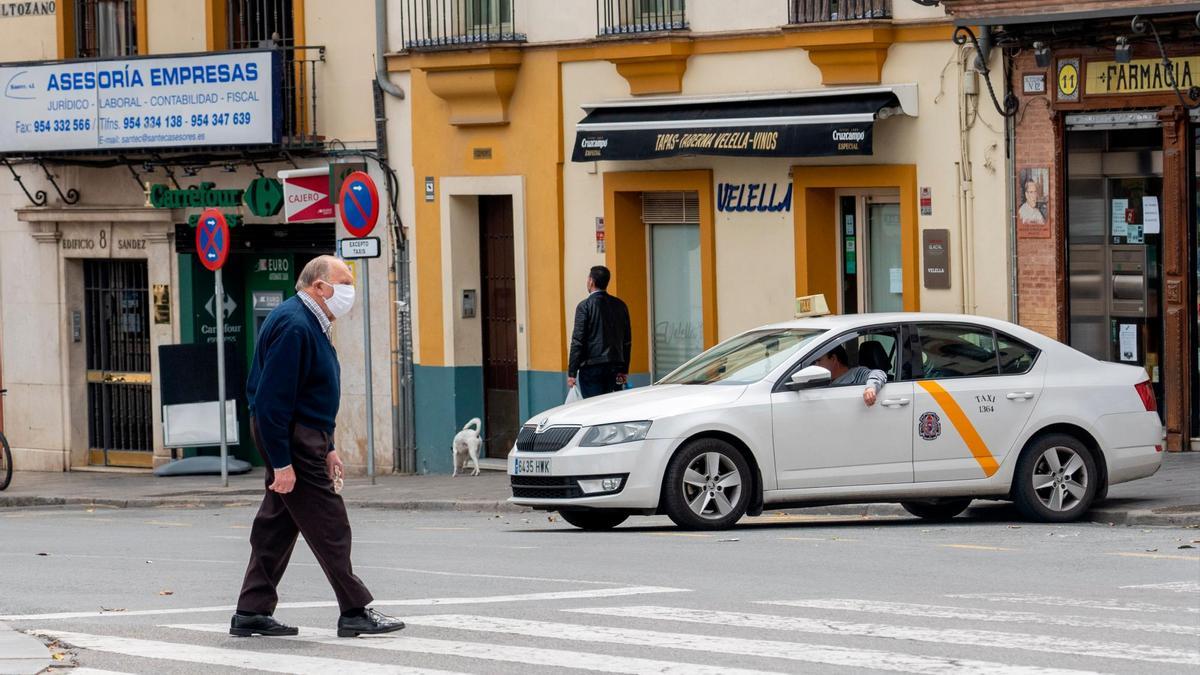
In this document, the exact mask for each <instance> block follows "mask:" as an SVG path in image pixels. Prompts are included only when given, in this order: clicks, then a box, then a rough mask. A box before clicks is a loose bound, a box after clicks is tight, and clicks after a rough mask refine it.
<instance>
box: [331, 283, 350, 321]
mask: <svg viewBox="0 0 1200 675" xmlns="http://www.w3.org/2000/svg"><path fill="white" fill-rule="evenodd" d="M329 285H330V286H331V287H333V297H332V298H326V299H325V306H326V307H328V308H329V313H330V314H332V315H333V318H335V319H340V318H342V317H343V316H346V315H347V314H349V313H350V310H351V309H352V308H353V307H354V285H353V284H329Z"/></svg>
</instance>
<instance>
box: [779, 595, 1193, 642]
mask: <svg viewBox="0 0 1200 675" xmlns="http://www.w3.org/2000/svg"><path fill="white" fill-rule="evenodd" d="M758 604H761V605H777V606H780V607H799V608H803V609H825V610H833V611H840V612H869V613H875V614H891V615H896V616H919V617H924V618H930V619H954V620H958V621H987V622H995V623H1023V624H1042V625H1044V626H1065V627H1068V628H1099V629H1102V630H1137V631H1146V632H1148V633H1176V634H1179V635H1200V626H1198V625H1192V626H1187V625H1182V624H1174V623H1151V622H1140V621H1130V620H1129V619H1123V618H1122V619H1093V618H1089V617H1082V616H1053V615H1050V614H1046V613H1044V612H1014V611H1005V610H998V609H987V610H979V609H968V608H964V607H949V606H946V605H921V604H913V603H906V602H883V601H879V600H837V599H834V600H763V601H761V602H759V603H758Z"/></svg>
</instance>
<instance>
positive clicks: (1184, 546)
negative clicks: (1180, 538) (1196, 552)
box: [1179, 544, 1196, 548]
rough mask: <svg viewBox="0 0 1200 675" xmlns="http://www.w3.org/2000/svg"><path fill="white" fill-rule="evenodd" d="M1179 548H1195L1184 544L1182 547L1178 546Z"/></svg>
mask: <svg viewBox="0 0 1200 675" xmlns="http://www.w3.org/2000/svg"><path fill="white" fill-rule="evenodd" d="M1179 548H1196V547H1195V546H1192V545H1191V544H1184V545H1182V546H1180V547H1179Z"/></svg>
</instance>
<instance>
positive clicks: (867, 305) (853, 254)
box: [839, 195, 904, 314]
mask: <svg viewBox="0 0 1200 675" xmlns="http://www.w3.org/2000/svg"><path fill="white" fill-rule="evenodd" d="M839 207H840V224H841V233H840V235H841V236H840V240H841V255H840V256H839V260H840V263H841V282H842V288H841V296H842V307H841V313H842V314H855V313H858V312H901V311H904V271H903V268H904V263H903V259H902V257H901V247H900V238H901V233H900V204H899V202H898V201H897V197H895V196H891V195H853V196H850V195H847V196H843V197H842V198H841V199H840V200H839Z"/></svg>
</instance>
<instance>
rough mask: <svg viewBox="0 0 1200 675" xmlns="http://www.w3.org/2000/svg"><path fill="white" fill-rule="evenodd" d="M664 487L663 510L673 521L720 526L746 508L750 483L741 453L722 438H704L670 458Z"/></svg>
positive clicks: (694, 526)
mask: <svg viewBox="0 0 1200 675" xmlns="http://www.w3.org/2000/svg"><path fill="white" fill-rule="evenodd" d="M664 487H665V492H664V495H663V496H664V502H665V504H664V506H665V507H666V508H665V510H666V512H667V515H668V516H670V517H671V520H673V521H674V522H675V524H676V525H679V526H680V527H686V528H690V529H702V530H720V529H725V528H728V527H730V526H732V525H733V524H734V523H736V522H737V521H738V520H739V519H741V517H742V515H743V514H744V513H745V512H746V507H747V506H748V504H749V501H750V493H749V492H748V490H750V489H751V488H752V487H753V483H752V479H751V477H750V466H749V465H748V464H747V463H746V459H745V458H744V457H743V456H742V453H740V452H738V450H737V449H736V448H734V447H733V446H732V445H730V444H728V443H726V442H725V441H722V440H719V439H715V438H704V439H700V440H698V441H695V442H693V443H691V444H689V445H687V446H685V447H684V448H683V449H682V450H680V451H679V452H678V453H676V455H675V456H674V457H673V458H671V463H670V465H669V466H668V467H667V478H666V485H665V486H664Z"/></svg>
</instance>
